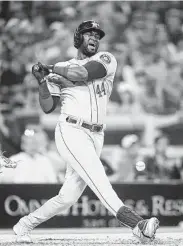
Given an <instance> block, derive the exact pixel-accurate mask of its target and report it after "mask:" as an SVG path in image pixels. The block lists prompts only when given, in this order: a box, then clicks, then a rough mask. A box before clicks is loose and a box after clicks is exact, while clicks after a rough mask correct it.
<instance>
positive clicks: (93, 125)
mask: <svg viewBox="0 0 183 246" xmlns="http://www.w3.org/2000/svg"><path fill="white" fill-rule="evenodd" d="M97 126H98V125H97V124H92V125H91V132H95V127H97Z"/></svg>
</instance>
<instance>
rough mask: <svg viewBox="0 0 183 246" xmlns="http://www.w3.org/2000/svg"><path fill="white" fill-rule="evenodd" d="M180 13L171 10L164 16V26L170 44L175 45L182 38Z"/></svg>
mask: <svg viewBox="0 0 183 246" xmlns="http://www.w3.org/2000/svg"><path fill="white" fill-rule="evenodd" d="M181 14H182V13H181V11H180V10H179V9H175V8H172V9H170V10H168V11H167V13H166V15H165V24H166V27H167V32H168V37H169V40H170V42H172V43H173V44H175V45H177V43H178V42H179V40H180V38H181V36H182V22H181Z"/></svg>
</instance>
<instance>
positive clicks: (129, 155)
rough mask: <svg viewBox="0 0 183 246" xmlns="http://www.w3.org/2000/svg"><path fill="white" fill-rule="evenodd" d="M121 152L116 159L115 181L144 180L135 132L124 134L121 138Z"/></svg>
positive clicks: (141, 156) (139, 144) (142, 163)
mask: <svg viewBox="0 0 183 246" xmlns="http://www.w3.org/2000/svg"><path fill="white" fill-rule="evenodd" d="M121 147H122V152H121V154H120V155H119V158H118V160H117V166H118V170H117V173H118V177H117V179H116V182H117V183H121V182H124V181H125V182H132V181H137V180H144V173H143V172H142V171H143V170H144V162H143V155H142V154H141V151H140V148H141V143H140V139H139V137H138V136H137V135H135V134H130V135H126V136H125V137H123V138H122V140H121Z"/></svg>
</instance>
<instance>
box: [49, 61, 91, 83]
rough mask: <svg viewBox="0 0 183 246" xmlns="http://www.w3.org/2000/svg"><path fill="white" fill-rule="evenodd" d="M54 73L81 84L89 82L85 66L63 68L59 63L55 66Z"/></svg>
mask: <svg viewBox="0 0 183 246" xmlns="http://www.w3.org/2000/svg"><path fill="white" fill-rule="evenodd" d="M53 72H54V73H57V74H59V75H62V76H64V77H65V78H66V79H68V80H70V81H73V82H79V81H81V82H82V81H83V82H84V81H87V80H88V71H87V70H86V68H85V67H83V66H72V67H71V66H63V65H60V64H59V63H57V64H55V65H54V68H53Z"/></svg>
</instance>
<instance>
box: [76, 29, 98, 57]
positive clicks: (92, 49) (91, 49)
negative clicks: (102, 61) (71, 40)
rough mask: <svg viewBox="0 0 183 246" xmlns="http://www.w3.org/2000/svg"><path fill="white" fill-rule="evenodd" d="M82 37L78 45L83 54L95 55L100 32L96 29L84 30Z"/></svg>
mask: <svg viewBox="0 0 183 246" xmlns="http://www.w3.org/2000/svg"><path fill="white" fill-rule="evenodd" d="M83 39H84V40H83V43H82V45H81V47H80V48H81V51H82V52H83V54H85V55H87V56H93V55H95V54H96V52H97V50H98V47H99V40H100V34H99V33H98V32H96V31H89V32H85V33H84V34H83Z"/></svg>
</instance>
